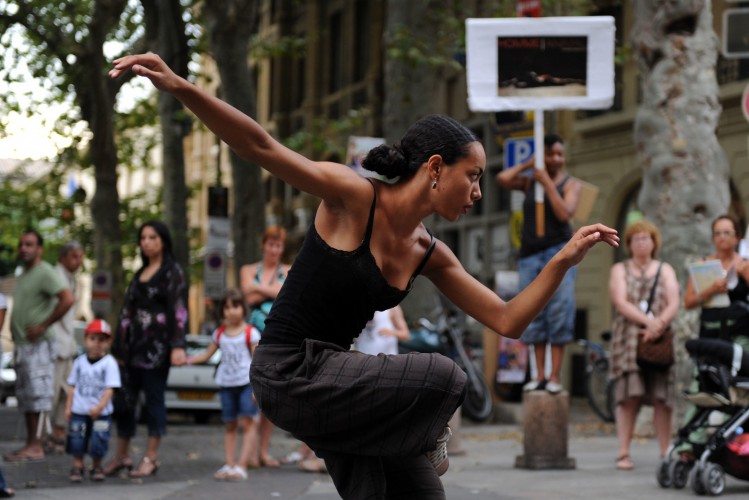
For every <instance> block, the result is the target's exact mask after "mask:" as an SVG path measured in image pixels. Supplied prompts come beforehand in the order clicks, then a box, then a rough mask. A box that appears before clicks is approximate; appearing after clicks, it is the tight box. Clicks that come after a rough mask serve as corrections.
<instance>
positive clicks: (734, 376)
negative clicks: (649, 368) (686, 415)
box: [657, 339, 749, 496]
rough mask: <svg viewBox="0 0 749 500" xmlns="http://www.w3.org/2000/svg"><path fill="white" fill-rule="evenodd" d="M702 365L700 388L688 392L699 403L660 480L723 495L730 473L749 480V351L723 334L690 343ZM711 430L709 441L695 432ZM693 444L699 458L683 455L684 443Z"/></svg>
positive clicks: (663, 466)
mask: <svg viewBox="0 0 749 500" xmlns="http://www.w3.org/2000/svg"><path fill="white" fill-rule="evenodd" d="M686 348H687V351H688V352H689V354H690V355H691V356H692V358H693V359H694V361H695V364H696V367H697V381H698V387H699V389H698V391H697V392H692V393H687V394H686V396H687V399H689V400H690V401H691V402H693V403H694V404H695V406H696V412H695V414H694V416H693V417H692V418H691V419H690V420H689V422H688V423H687V424H686V425H684V426H683V427H682V428H681V429H679V431H678V433H677V436H676V438H675V440H674V442H673V443H672V444H671V446H670V447H669V449H668V452H667V453H666V457H665V458H664V459H663V460H662V461H661V464H660V466H659V468H658V471H657V477H658V483H659V484H660V485H661V486H662V487H664V488H668V487H671V486H673V487H674V488H683V487H684V486H686V484H687V482H689V484H690V486H691V487H692V490H693V491H694V492H695V493H697V494H698V495H704V494H708V495H713V496H717V495H720V494H721V493H723V490H724V489H725V486H726V478H725V474H726V473H728V474H729V475H731V476H733V477H736V478H738V479H743V480H749V451H747V449H749V432H747V433H746V434H744V429H745V428H746V426H749V424H747V423H746V422H747V420H749V351H746V350H744V349H742V348H741V347H740V346H739V345H738V344H734V343H732V342H730V341H727V340H721V339H693V340H689V341H687V343H686ZM746 430H747V431H749V429H746ZM695 431H703V432H705V433H706V434H707V436H708V437H707V438H706V440H704V441H701V442H696V441H694V440H693V439H692V438H693V436H695ZM685 444H687V445H690V446H691V448H692V451H693V454H694V457H696V458H695V460H693V461H686V460H683V459H680V457H679V451H678V450H679V448H681V447H683V445H685Z"/></svg>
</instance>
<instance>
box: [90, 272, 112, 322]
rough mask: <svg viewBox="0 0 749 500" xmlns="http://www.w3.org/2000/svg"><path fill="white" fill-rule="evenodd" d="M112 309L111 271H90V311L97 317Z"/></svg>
mask: <svg viewBox="0 0 749 500" xmlns="http://www.w3.org/2000/svg"><path fill="white" fill-rule="evenodd" d="M111 310H112V273H111V272H109V271H101V270H99V271H94V272H93V273H91V311H92V312H93V313H94V316H96V317H97V318H103V317H104V316H106V315H107V314H109V312H110V311H111Z"/></svg>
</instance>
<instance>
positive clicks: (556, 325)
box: [518, 243, 577, 345]
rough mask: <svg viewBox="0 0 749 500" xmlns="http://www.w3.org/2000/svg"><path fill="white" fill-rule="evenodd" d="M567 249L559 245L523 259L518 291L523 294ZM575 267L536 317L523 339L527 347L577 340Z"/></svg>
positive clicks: (520, 266) (562, 244)
mask: <svg viewBox="0 0 749 500" xmlns="http://www.w3.org/2000/svg"><path fill="white" fill-rule="evenodd" d="M564 245H565V243H560V244H559V245H555V246H553V247H550V248H547V249H545V250H542V251H540V252H537V253H534V254H533V255H529V256H527V257H523V258H521V259H520V261H519V262H518V274H519V279H520V282H519V288H520V290H523V289H524V288H525V287H527V286H528V285H530V283H531V281H533V280H534V279H536V276H538V275H539V273H540V272H541V270H542V269H543V268H544V266H545V265H546V264H547V263H548V262H549V261H550V260H551V258H552V257H554V255H556V254H557V252H558V251H559V250H561V248H562V247H563V246H564ZM576 272H577V268H576V267H572V268H570V269H569V271H567V274H565V275H564V279H562V283H561V284H560V285H559V288H558V289H557V291H556V292H554V295H552V296H551V300H549V303H548V304H546V307H544V308H543V309H542V310H541V312H540V313H539V314H538V316H536V317H535V319H534V320H533V321H531V324H530V325H528V328H527V329H526V330H525V332H524V333H523V336H522V337H521V338H520V340H522V341H523V342H524V343H526V344H546V343H549V344H552V345H564V344H567V343H569V342H572V340H573V339H574V337H575V275H576Z"/></svg>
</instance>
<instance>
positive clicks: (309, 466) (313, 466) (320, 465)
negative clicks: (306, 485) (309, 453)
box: [298, 457, 328, 472]
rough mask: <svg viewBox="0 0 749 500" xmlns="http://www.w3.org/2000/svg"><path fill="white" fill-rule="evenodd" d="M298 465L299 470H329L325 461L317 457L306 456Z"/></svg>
mask: <svg viewBox="0 0 749 500" xmlns="http://www.w3.org/2000/svg"><path fill="white" fill-rule="evenodd" d="M298 467H299V470H303V471H304V472H328V468H327V467H325V462H324V461H323V460H322V459H321V458H317V457H312V458H305V459H304V460H302V461H301V462H299V465H298Z"/></svg>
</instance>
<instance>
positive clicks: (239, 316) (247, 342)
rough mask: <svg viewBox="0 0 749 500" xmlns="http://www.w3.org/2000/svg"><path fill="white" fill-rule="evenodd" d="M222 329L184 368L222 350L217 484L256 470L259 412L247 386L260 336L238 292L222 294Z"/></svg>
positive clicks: (242, 477)
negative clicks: (220, 463)
mask: <svg viewBox="0 0 749 500" xmlns="http://www.w3.org/2000/svg"><path fill="white" fill-rule="evenodd" d="M219 310H220V311H221V319H222V320H223V325H222V326H220V327H219V328H218V329H216V331H215V332H213V335H212V337H211V343H210V344H209V345H208V348H207V349H206V350H205V351H203V352H202V353H200V354H197V355H195V356H193V357H189V358H188V359H187V364H193V363H195V364H197V363H204V362H206V361H208V359H210V357H211V356H213V354H214V353H215V352H216V351H217V350H218V349H221V362H220V363H219V365H218V368H217V369H216V384H217V385H218V386H219V387H220V388H221V389H220V390H219V396H220V397H221V416H222V418H223V420H224V458H225V460H226V463H225V464H224V465H223V466H222V467H221V468H220V469H219V470H218V471H216V473H215V474H214V475H213V477H214V478H215V479H218V480H229V481H232V480H234V481H237V480H243V479H247V468H248V467H258V459H257V457H256V454H257V421H258V418H259V411H258V408H257V405H256V404H255V400H254V398H253V396H252V386H250V364H251V363H252V353H253V351H254V350H255V346H257V343H258V342H259V341H260V332H259V331H258V330H257V328H255V327H254V326H251V325H249V324H247V323H245V321H244V318H245V317H246V316H247V307H246V305H245V302H244V295H243V294H242V292H241V291H240V290H239V289H237V288H230V289H228V290H226V292H224V295H223V297H222V298H221V301H220V302H219ZM237 421H239V426H241V427H242V446H241V448H240V450H239V460H236V459H235V455H236V452H237V435H238V432H237V431H238V424H237Z"/></svg>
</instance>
